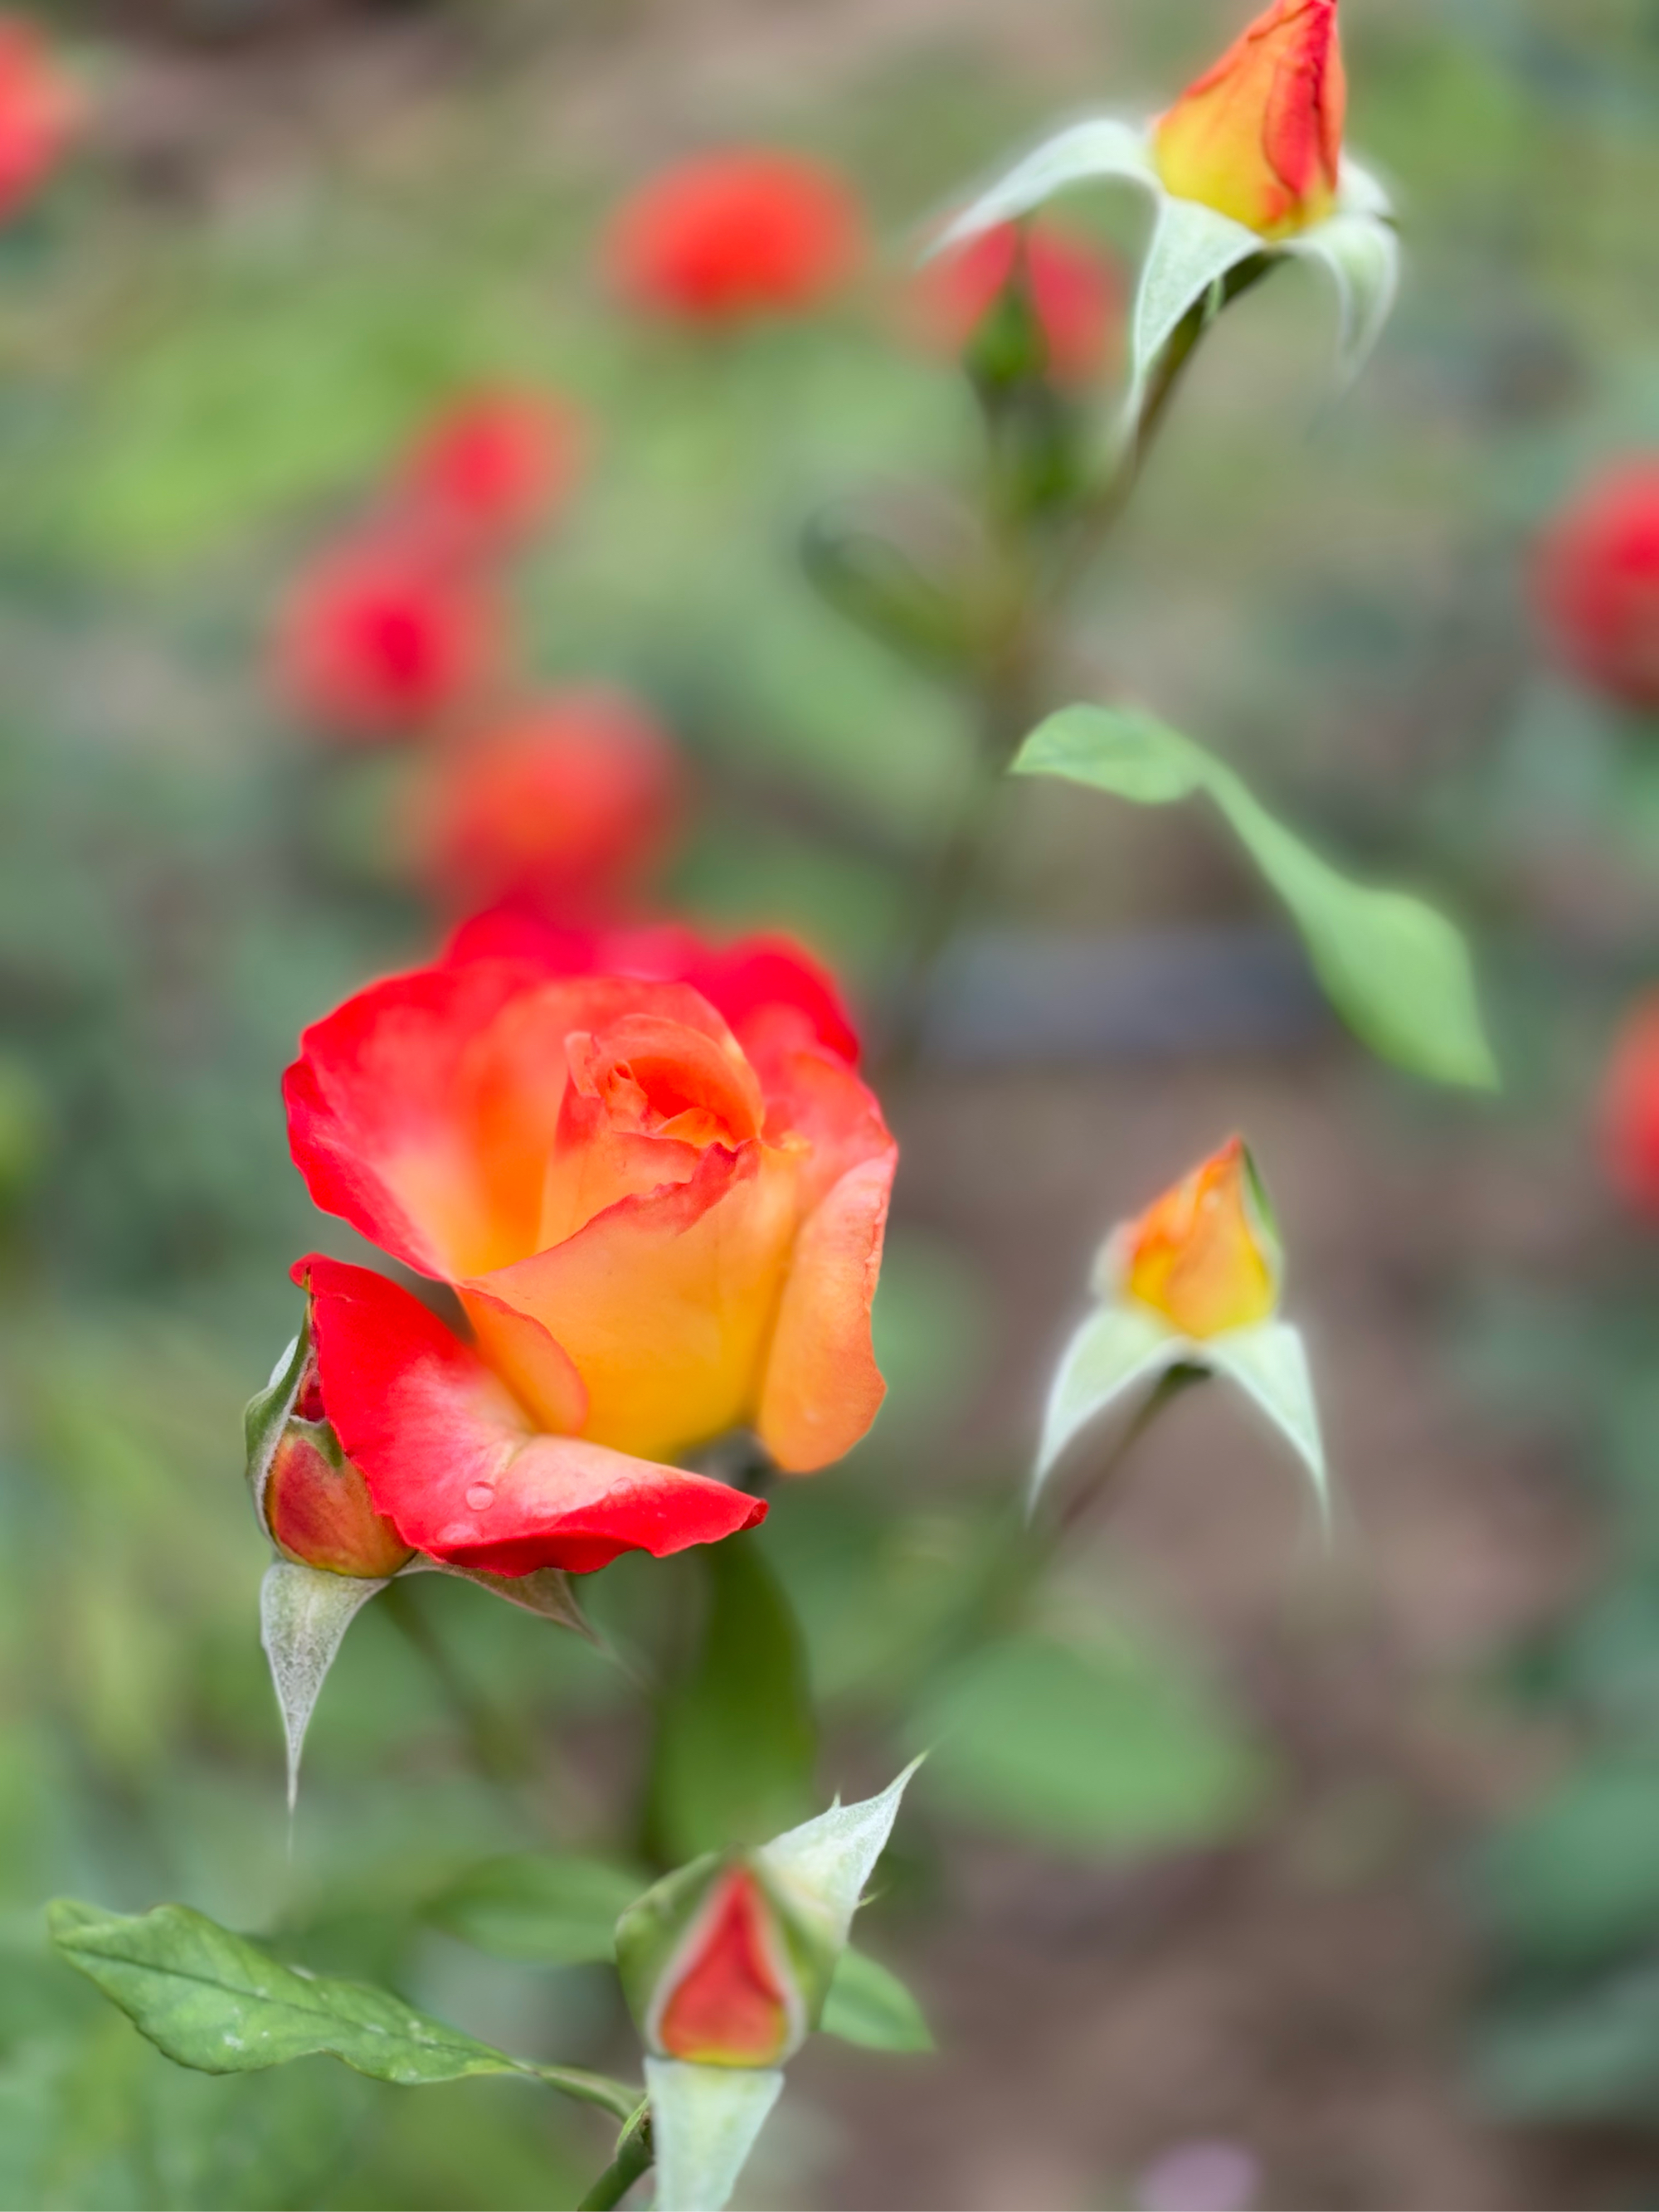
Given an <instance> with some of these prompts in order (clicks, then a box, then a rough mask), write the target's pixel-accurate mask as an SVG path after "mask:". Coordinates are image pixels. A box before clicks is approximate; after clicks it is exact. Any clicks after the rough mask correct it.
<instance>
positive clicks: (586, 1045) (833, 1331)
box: [284, 917, 896, 1575]
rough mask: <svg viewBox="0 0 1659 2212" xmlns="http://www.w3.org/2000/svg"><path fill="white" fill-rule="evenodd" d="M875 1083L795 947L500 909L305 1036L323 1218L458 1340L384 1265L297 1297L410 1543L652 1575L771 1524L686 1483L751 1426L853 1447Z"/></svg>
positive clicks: (877, 1384)
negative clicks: (423, 1293)
mask: <svg viewBox="0 0 1659 2212" xmlns="http://www.w3.org/2000/svg"><path fill="white" fill-rule="evenodd" d="M855 1060H856V1043H855V1041H854V1036H853V1033H852V1031H851V1029H850V1027H849V1025H848V1021H847V1018H846V1016H845V1013H844V1012H843V1011H842V1007H841V1006H840V1003H839V1001H838V1000H837V998H836V994H835V991H834V988H833V987H832V986H831V985H830V984H829V981H828V979H827V978H826V977H824V976H823V975H822V974H821V973H820V971H818V970H817V969H816V968H815V967H814V966H813V965H812V964H811V962H810V961H808V960H807V959H806V958H805V956H804V955H802V954H800V953H799V951H796V950H795V949H794V948H793V947H791V946H789V945H786V944H783V943H781V942H778V941H768V940H757V941H753V942H750V943H749V944H746V945H738V946H736V947H732V948H731V949H729V950H726V951H717V950H714V949H713V948H710V947H708V946H706V945H702V943H701V942H700V941H699V940H698V939H696V938H695V937H693V936H692V935H691V934H690V933H689V932H686V931H683V930H678V929H670V930H659V931H645V932H635V933H622V934H618V935H615V936H609V937H607V936H605V935H601V934H598V933H560V932H556V931H552V930H547V929H543V930H537V929H536V928H534V927H532V926H530V925H526V924H524V923H520V922H515V921H513V919H512V918H511V917H504V918H502V920H501V921H499V922H497V923H495V924H491V923H488V922H486V923H485V924H483V925H481V926H479V927H475V928H474V929H472V930H471V931H467V932H464V933H461V935H460V937H459V939H458V940H457V942H456V943H455V944H454V945H453V946H452V947H451V949H450V952H449V954H448V956H447V958H446V959H445V960H444V961H442V962H441V963H438V964H436V965H435V966H432V967H429V968H425V969H417V970H416V971H415V972H413V973H412V974H409V975H398V976H393V977H392V978H390V979H388V980H387V981H383V982H380V983H376V984H374V985H372V986H370V987H369V988H368V989H367V990H365V991H362V992H360V993H359V994H357V995H356V997H355V998H353V999H350V1000H348V1001H347V1002H346V1004H345V1005H344V1006H341V1007H340V1008H338V1009H337V1011H336V1012H334V1013H332V1014H331V1015H330V1016H328V1017H327V1018H326V1019H325V1020H324V1021H322V1022H319V1023H318V1024H315V1025H314V1026H313V1028H311V1029H309V1030H307V1032H306V1033H305V1036H303V1038H302V1039H301V1056H300V1058H299V1060H297V1061H296V1062H295V1065H294V1066H292V1067H291V1068H290V1069H289V1072H288V1075H287V1078H286V1079H285V1085H284V1090H285V1097H286V1100H287V1105H288V1115H289V1139H290V1144H291V1147H292V1151H293V1154H294V1158H295V1163H296V1164H297V1165H298V1167H299V1168H300V1170H301V1174H302V1175H303V1176H305V1178H306V1181H307V1184H308V1186H309V1188H310V1191H311V1194H312V1196H313V1199H314V1200H315V1201H316V1202H317V1204H318V1205H319V1206H321V1207H322V1208H323V1209H324V1210H325V1212H331V1213H336V1214H338V1215H341V1216H342V1217H343V1218H344V1219H346V1220H347V1221H349V1222H350V1223H351V1225H353V1226H354V1227H355V1228H356V1229H357V1230H359V1231H362V1234H363V1235H364V1236H366V1237H368V1238H369V1239H370V1240H371V1241H372V1242H373V1243H376V1244H378V1245H379V1246H380V1249H382V1250H383V1251H384V1252H386V1254H387V1255H389V1256H390V1257H391V1258H392V1259H394V1260H396V1261H400V1262H402V1263H403V1264H404V1266H405V1267H410V1268H412V1269H413V1270H414V1271H415V1272H416V1273H418V1274H421V1275H423V1276H426V1277H428V1279H432V1280H434V1281H437V1282H441V1283H445V1284H447V1285H449V1286H450V1287H451V1288H452V1289H453V1291H454V1293H455V1294H456V1296H457V1297H458V1298H459V1304H460V1306H461V1308H462V1310H464V1313H465V1318H466V1321H467V1322H468V1324H469V1325H470V1328H471V1340H470V1341H468V1340H463V1338H461V1337H460V1336H459V1335H458V1334H456V1333H455V1332H454V1331H453V1329H451V1328H449V1327H448V1326H447V1323H446V1322H443V1321H442V1320H441V1319H440V1318H438V1316H436V1315H435V1314H434V1313H433V1312H432V1311H431V1310H429V1309H428V1307H427V1306H425V1305H423V1304H422V1303H421V1301H420V1300H419V1299H417V1298H416V1297H414V1296H413V1295H412V1293H410V1291H406V1290H404V1288H402V1287H401V1286H400V1285H398V1284H396V1283H393V1282H392V1281H390V1280H389V1279H386V1277H384V1276H382V1275H380V1274H377V1273H374V1272H373V1271H371V1270H369V1269H367V1268H363V1267H354V1266H349V1265H347V1264H345V1263H343V1262H341V1261H334V1260H329V1259H325V1258H322V1257H319V1256H318V1255H313V1256H311V1257H310V1258H308V1259H306V1260H303V1261H301V1262H300V1263H299V1265H298V1267H296V1269H295V1275H296V1278H297V1279H300V1280H301V1281H303V1282H304V1283H305V1284H306V1285H307V1287H308V1289H309V1291H310V1297H311V1305H310V1326H311V1331H312V1341H313V1346H314V1348H315V1353H316V1359H317V1385H318V1398H319V1407H320V1408H321V1409H322V1410H323V1411H324V1412H325V1415H326V1419H327V1420H328V1422H329V1424H330V1425H331V1428H332V1431H333V1432H334V1434H335V1436H336V1437H337V1439H338V1443H339V1446H340V1449H341V1451H342V1453H343V1456H344V1457H345V1458H346V1459H347V1460H349V1462H351V1463H352V1464H353V1465H354V1466H355V1467H356V1468H357V1469H358V1470H360V1472H361V1474H362V1477H363V1480H364V1481H365V1483H366V1485H367V1487H368V1493H369V1498H370V1499H371V1500H372V1503H373V1505H374V1510H375V1511H376V1512H377V1513H378V1514H380V1515H382V1516H385V1518H386V1520H387V1521H389V1522H391V1524H392V1527H393V1528H395V1530H396V1532H397V1534H398V1537H399V1538H400V1540H401V1541H404V1542H405V1543H407V1544H409V1545H410V1546H411V1547H413V1548H414V1549H416V1550H418V1551H421V1552H424V1553H427V1554H428V1556H430V1557H432V1558H435V1559H441V1560H443V1561H446V1562H447V1563H449V1564H452V1565H464V1566H469V1567H474V1568H483V1569H487V1570H490V1571H495V1572H499V1573H503V1574H511V1575H521V1574H527V1573H530V1572H532V1571H535V1570H536V1569H538V1568H540V1567H545V1566H555V1567H565V1568H568V1569H571V1570H573V1571H577V1572H584V1571H591V1570H592V1569H593V1568H596V1567H599V1566H603V1565H605V1564H606V1562H607V1561H608V1560H609V1559H612V1558H614V1557H615V1556H616V1554H617V1553H618V1552H619V1551H623V1550H626V1549H632V1548H637V1549H643V1550H646V1551H648V1552H651V1553H653V1554H654V1555H657V1556H661V1555H662V1554H664V1553H668V1552H672V1551H677V1550H679V1549H681V1548H682V1547H684V1546H685V1545H687V1544H692V1543H701V1542H708V1541H714V1540H715V1539H717V1538H719V1537H720V1536H724V1535H727V1534H732V1533H734V1532H735V1531H736V1530H737V1529H738V1528H744V1527H747V1526H750V1524H751V1523H752V1522H755V1521H757V1520H758V1519H759V1518H760V1517H761V1516H762V1515H763V1511H764V1508H763V1506H762V1505H761V1504H760V1503H759V1502H758V1501H757V1500H756V1499H754V1498H749V1497H747V1496H745V1495H744V1494H743V1493H742V1492H738V1491H736V1490H732V1489H730V1488H728V1487H726V1486H725V1485H723V1484H720V1483H718V1482H714V1481H711V1480H707V1479H705V1478H703V1477H702V1476H699V1475H694V1474H685V1473H684V1472H682V1471H681V1470H679V1469H678V1468H676V1467H674V1466H673V1465H671V1464H669V1463H667V1462H671V1461H672V1460H673V1459H675V1458H677V1457H678V1456H682V1455H685V1454H687V1453H689V1452H690V1451H692V1450H695V1449H696V1448H697V1447H698V1446H700V1445H702V1444H705V1443H708V1442H709V1441H710V1440H712V1439H713V1438H714V1437H719V1436H720V1435H722V1434H723V1433H725V1432H726V1431H729V1430H731V1429H733V1428H737V1427H744V1426H750V1427H752V1428H753V1429H754V1430H755V1431H757V1434H758V1437H759V1439H760V1442H761V1443H762V1444H763V1446H764V1448H765V1449H766V1450H767V1452H768V1453H769V1455H771V1457H772V1459H773V1460H774V1461H775V1462H776V1464H777V1465H778V1466H779V1467H781V1468H783V1469H785V1470H786V1471H788V1472H793V1473H805V1472H808V1471H810V1470H811V1469H813V1468H818V1467H822V1466H824V1465H826V1464H827V1463H828V1462H830V1461H832V1460H834V1459H837V1458H839V1457H840V1456H841V1455H842V1454H843V1453H844V1452H846V1451H847V1450H848V1449H850V1448H851V1446H852V1445H853V1444H854V1443H857V1442H858V1440H859V1439H860V1437H862V1436H863V1435H864V1433H865V1432H866V1430H867V1429H868V1427H869V1425H870V1424H871V1422H872V1420H873V1419H874V1418H875V1414H876V1411H877V1409H878V1407H879V1405H880V1403H881V1399H882V1395H883V1389H884V1386H883V1383H882V1380H881V1376H880V1374H879V1371H878V1368H877V1366H876V1363H875V1357H874V1353H873V1350H872V1345H871V1338H870V1305H871V1300H872V1296H873V1294H874V1290H875V1284H876V1279H877V1275H878V1270H879V1267H880V1258H881V1245H882V1237H883V1233H884V1227H885V1222H886V1214H887V1203H888V1195H889V1192H890V1186H891V1182H892V1175H893V1169H894V1164H895V1159H896V1148H895V1146H894V1144H893V1140H892V1139H891V1137H890V1135H889V1134H888V1132H887V1130H886V1128H885V1127H884V1123H883V1121H882V1117H881V1113H880V1109H879V1108H878V1104H877V1103H876V1100H875V1098H874V1097H872V1094H871V1092H870V1091H868V1090H867V1089H866V1086H865V1085H864V1084H863V1082H862V1081H861V1080H860V1077H859V1075H858V1073H857V1069H856V1065H855Z"/></svg>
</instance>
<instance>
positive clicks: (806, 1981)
mask: <svg viewBox="0 0 1659 2212" xmlns="http://www.w3.org/2000/svg"><path fill="white" fill-rule="evenodd" d="M838 1949H839V1946H831V1945H830V1944H829V1943H828V1942H826V1940H825V1937H824V1935H823V1931H821V1930H818V1929H814V1928H812V1927H811V1926H810V1925H809V1924H808V1923H806V1922H805V1921H804V1920H802V1919H801V1918H800V1917H799V1916H797V1915H795V1914H793V1913H791V1912H790V1911H787V1909H786V1907H785V1906H784V1905H783V1904H782V1902H781V1899H780V1898H779V1896H778V1894H777V1893H776V1892H775V1890H774V1889H773V1888H772V1887H770V1886H769V1884H768V1883H767V1882H766V1881H764V1880H763V1877H762V1876H761V1875H760V1874H759V1872H758V1871H757V1869H756V1867H755V1864H754V1863H753V1862H752V1861H751V1860H750V1859H746V1858H738V1859H731V1858H727V1859H718V1860H717V1859H710V1858H704V1859H698V1860H696V1862H695V1863H693V1864H692V1865H690V1866H689V1867H684V1868H682V1869H680V1871H679V1872H678V1873H677V1874H671V1875H669V1876H668V1877H667V1879H666V1880H665V1881H659V1883H658V1884H657V1886H656V1887H655V1888H654V1889H653V1890H650V1891H648V1892H647V1894H646V1895H645V1896H644V1897H642V1898H641V1899H640V1901H639V1903H638V1904H637V1905H633V1906H631V1907H630V1908H629V1911H626V1912H625V1913H624V1914H623V1917H622V1918H621V1920H620V1921H619V1922H618V1923H617V1967H618V1971H619V1972H620V1973H621V1976H622V1981H623V1990H624V1992H625V1994H626V1995H627V1997H628V2002H629V2006H630V2008H632V2011H633V2014H634V2017H635V2021H637V2022H638V2025H639V2029H640V2033H641V2037H642V2038H643V2039H644V2042H645V2045H646V2048H647V2050H648V2051H651V2052H652V2053H653V2056H655V2057H659V2058H678V2059H682V2060H684V2061H686V2062H688V2063H691V2064H694V2065H700V2066H757V2067H763V2066H777V2065H780V2064H781V2063H782V2062H783V2060H784V2059H786V2058H787V2057H789V2056H790V2054H791V2053H792V2052H793V2051H797V2050H799V2047H800V2045H801V2043H802V2042H803V2041H804V2040H805V2036H806V2033H807V2030H808V2028H809V2027H811V2024H812V2022H813V2021H814V2019H815V2018H816V2016H817V2013H818V2012H819V2011H820V2010H821V2009H822V2008H823V1997H824V1994H825V1992H826V1991H827V1990H828V1988H829V1978H830V1976H831V1975H832V1974H833V1973H834V1972H835V1965H836V1954H837V1951H838Z"/></svg>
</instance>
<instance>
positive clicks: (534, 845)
mask: <svg viewBox="0 0 1659 2212" xmlns="http://www.w3.org/2000/svg"><path fill="white" fill-rule="evenodd" d="M684 780H685V779H684V770H683V768H682V766H681V763H680V757H679V754H678V750H677V749H676V747H675V745H674V743H673V740H672V739H671V738H670V737H669V736H668V735H667V733H666V732H665V731H664V730H662V729H661V728H659V726H658V725H657V723H655V722H654V721H653V720H652V719H651V717H650V716H649V715H648V714H647V712H646V711H645V709H644V708H643V707H641V706H640V705H639V704H638V703H637V702H635V701H634V700H632V699H630V698H629V697H628V696H626V694H624V693H622V692H618V691H613V690H605V689H602V688H601V687H599V686H598V685H589V686H586V687H582V688H580V689H574V688H573V689H572V690H566V691H561V692H556V693H553V694H552V695H550V696H549V697H547V698H545V699H543V700H540V701H538V702H535V703H533V704H532V705H530V706H528V707H525V708H520V710H519V711H518V713H517V714H514V715H513V716H512V717H511V718H510V719H509V720H507V721H506V722H505V723H504V724H502V725H501V726H496V727H493V728H486V729H485V730H483V731H482V732H480V733H479V734H478V736H477V737H476V738H468V739H467V740H465V742H458V743H455V744H449V745H446V746H443V747H441V748H440V749H438V750H436V751H435V754H434V755H433V757H431V759H430V760H429V761H428V763H427V764H426V766H425V769H424V772H423V774H422V777H421V780H420V781H419V782H418V783H417V784H416V787H415V789H414V791H413V793H412V795H411V804H410V819H409V838H410V846H411V848H412V858H413V861H414V865H415V867H416V872H417V873H418V875H419V876H420V878H421V879H422V882H423V883H424V884H425V885H426V887H427V888H428V890H429V891H430V892H431V893H432V894H433V896H435V897H436V898H438V899H439V900H441V902H443V903H444V904H445V905H447V906H449V907H450V908H459V909H462V910H465V909H466V908H475V907H483V906H489V905H494V904H495V903H496V902H500V901H502V900H512V901H513V902H517V903H519V904H522V905H524V906H526V907H528V908H532V909H534V910H535V911H537V912H538V913H542V914H545V915H549V916H550V917H553V918H563V919H567V920H572V919H584V918H592V916H594V915H604V914H605V913H607V912H612V911H615V910H616V909H617V908H618V907H621V906H623V905H625V904H626V903H627V902H628V898H629V895H630V894H631V893H632V892H634V891H635V890H636V888H637V886H638V884H640V882H641V879H642V878H644V877H645V875H646V874H647V872H648V871H649V870H650V868H651V867H652V866H653V864H654V863H655V862H657V861H659V860H660V859H661V858H662V857H663V854H665V850H666V848H667V847H668V845H669V843H670V841H671V837H672V835H673V832H674V829H675V828H676V826H677V824H678V819H679V816H680V811H681V805H682V801H683V798H684Z"/></svg>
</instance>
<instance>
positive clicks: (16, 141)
mask: <svg viewBox="0 0 1659 2212" xmlns="http://www.w3.org/2000/svg"><path fill="white" fill-rule="evenodd" d="M81 116H82V101H81V95H80V94H79V92H78V90H77V89H76V86H75V85H74V83H73V82H71V80H70V78H69V77H68V76H65V75H64V72H63V70H60V69H59V68H58V64H57V62H56V61H55V60H54V58H53V57H52V50H51V48H50V47H49V46H47V44H46V40H44V39H43V38H42V37H41V35H40V32H39V31H38V30H37V29H36V28H35V27H34V25H33V23H30V22H27V21H25V20H24V18H23V17H22V16H21V15H0V219H3V218H4V217H6V216H11V215H15V213H16V211H17V210H18V209H19V208H21V206H22V205H23V204H24V202H25V201H26V200H27V199H28V198H29V197H31V196H32V195H33V192H34V191H36V190H37V189H38V187H39V186H40V185H41V184H42V183H44V181H45V180H46V178H47V177H48V176H49V175H50V174H51V173H52V170H53V169H54V168H56V167H57V166H58V159H59V157H60V156H61V155H62V154H63V151H64V147H65V146H66V145H67V144H68V143H69V142H70V139H71V138H72V137H74V135H75V132H76V129H77V127H78V125H79V124H80V121H81Z"/></svg>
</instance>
